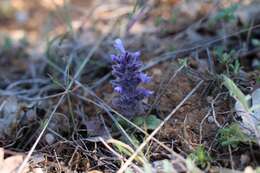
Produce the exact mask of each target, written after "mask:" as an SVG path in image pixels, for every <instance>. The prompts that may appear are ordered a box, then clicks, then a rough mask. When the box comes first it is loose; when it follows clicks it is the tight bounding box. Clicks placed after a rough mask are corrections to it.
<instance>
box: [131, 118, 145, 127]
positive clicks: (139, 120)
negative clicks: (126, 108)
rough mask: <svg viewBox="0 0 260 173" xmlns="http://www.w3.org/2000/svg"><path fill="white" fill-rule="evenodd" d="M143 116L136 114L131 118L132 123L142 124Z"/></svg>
mask: <svg viewBox="0 0 260 173" xmlns="http://www.w3.org/2000/svg"><path fill="white" fill-rule="evenodd" d="M144 121H145V119H144V117H141V116H138V117H135V118H134V119H133V123H134V124H135V125H137V126H143V125H144Z"/></svg>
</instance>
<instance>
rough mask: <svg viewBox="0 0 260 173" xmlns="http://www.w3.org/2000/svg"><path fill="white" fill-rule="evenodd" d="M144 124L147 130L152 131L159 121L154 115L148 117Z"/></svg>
mask: <svg viewBox="0 0 260 173" xmlns="http://www.w3.org/2000/svg"><path fill="white" fill-rule="evenodd" d="M145 122H146V125H147V129H150V130H154V129H156V128H157V127H158V126H159V125H160V123H161V120H160V119H158V118H157V117H156V116H155V115H149V116H148V117H147V118H146V120H145Z"/></svg>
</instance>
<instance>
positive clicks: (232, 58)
mask: <svg viewBox="0 0 260 173" xmlns="http://www.w3.org/2000/svg"><path fill="white" fill-rule="evenodd" d="M214 54H215V55H216V57H217V60H218V62H219V63H220V64H222V65H224V66H225V71H226V72H225V73H226V74H227V75H228V76H230V75H231V74H234V75H237V74H238V73H239V71H240V69H241V65H240V62H239V59H238V58H237V57H236V54H235V50H231V51H230V52H225V51H224V50H223V48H222V47H218V48H216V49H215V50H214Z"/></svg>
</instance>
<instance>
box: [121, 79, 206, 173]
mask: <svg viewBox="0 0 260 173" xmlns="http://www.w3.org/2000/svg"><path fill="white" fill-rule="evenodd" d="M202 83H203V81H200V82H199V83H198V84H197V85H196V86H195V88H193V90H192V91H191V92H190V93H189V94H188V95H187V96H186V97H185V98H184V99H183V100H182V101H181V102H180V103H179V104H178V105H177V106H176V108H174V109H173V110H172V112H171V113H170V114H169V115H168V116H167V117H166V118H165V119H164V121H163V122H161V124H160V125H159V126H158V127H157V128H156V129H155V130H154V131H153V132H152V133H151V134H150V135H149V136H148V137H147V138H146V139H145V141H144V142H143V143H142V144H141V145H140V146H139V147H138V149H137V150H136V151H135V152H134V154H133V155H132V156H131V157H130V158H129V159H128V160H127V161H126V162H125V164H124V165H123V166H122V167H121V168H120V169H119V170H118V173H123V172H124V171H125V170H126V169H127V167H128V166H129V165H130V164H131V162H132V161H133V160H134V158H135V157H136V156H137V154H138V153H139V152H141V151H142V149H143V148H144V147H145V146H146V144H147V143H148V142H149V141H150V140H151V139H152V138H153V137H154V136H155V135H156V133H157V132H158V131H159V130H160V129H161V128H162V126H163V125H164V124H165V123H166V122H167V121H168V120H169V119H170V118H171V117H172V115H173V114H174V113H175V112H176V111H177V110H178V109H179V108H180V107H181V106H182V105H183V104H184V103H185V102H186V101H187V100H188V99H189V98H190V97H191V96H192V95H193V93H194V92H195V91H196V90H197V89H198V88H199V86H200V85H201V84H202Z"/></svg>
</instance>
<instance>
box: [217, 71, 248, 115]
mask: <svg viewBox="0 0 260 173" xmlns="http://www.w3.org/2000/svg"><path fill="white" fill-rule="evenodd" d="M222 76H223V80H224V85H225V86H226V88H227V89H228V90H229V93H230V95H231V96H232V97H234V98H235V99H236V100H237V101H239V102H240V103H241V105H242V106H243V107H244V108H245V110H246V111H247V112H250V108H249V104H248V99H247V97H246V96H245V95H244V94H243V93H242V91H241V90H240V89H239V88H238V87H237V86H236V84H235V83H234V82H233V81H232V80H231V79H229V78H228V77H227V76H225V75H222Z"/></svg>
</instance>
